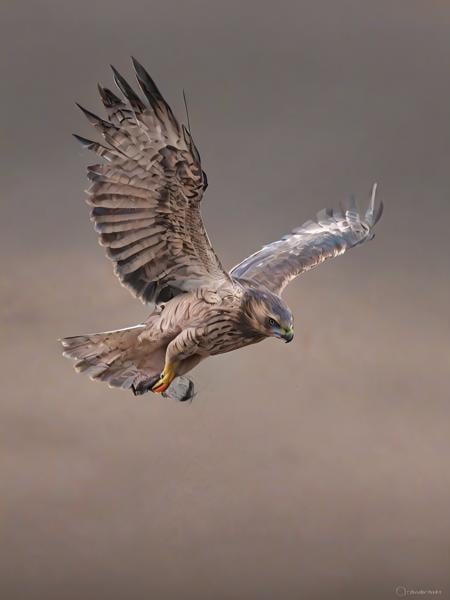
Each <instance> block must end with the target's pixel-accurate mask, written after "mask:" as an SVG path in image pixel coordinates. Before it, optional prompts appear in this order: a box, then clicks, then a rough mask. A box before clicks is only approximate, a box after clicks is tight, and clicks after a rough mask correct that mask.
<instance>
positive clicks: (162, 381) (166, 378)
mask: <svg viewBox="0 0 450 600" xmlns="http://www.w3.org/2000/svg"><path fill="white" fill-rule="evenodd" d="M175 376H176V373H175V368H174V366H173V365H171V364H168V365H166V366H165V367H164V371H163V372H162V373H161V375H160V377H159V379H158V380H157V381H156V382H155V383H154V385H153V386H152V392H155V393H156V394H162V393H163V392H165V391H166V390H167V388H168V387H169V385H170V384H171V383H172V381H173V380H174V379H175Z"/></svg>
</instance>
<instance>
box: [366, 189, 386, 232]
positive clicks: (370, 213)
mask: <svg viewBox="0 0 450 600" xmlns="http://www.w3.org/2000/svg"><path fill="white" fill-rule="evenodd" d="M377 188H378V184H377V183H374V184H373V186H372V194H371V196H370V203H369V208H368V209H367V211H366V214H365V220H366V222H367V224H368V225H370V227H373V226H374V225H375V224H376V223H378V221H379V220H380V219H381V215H382V214H383V209H384V204H383V202H382V201H381V200H380V202H377V201H376V195H377Z"/></svg>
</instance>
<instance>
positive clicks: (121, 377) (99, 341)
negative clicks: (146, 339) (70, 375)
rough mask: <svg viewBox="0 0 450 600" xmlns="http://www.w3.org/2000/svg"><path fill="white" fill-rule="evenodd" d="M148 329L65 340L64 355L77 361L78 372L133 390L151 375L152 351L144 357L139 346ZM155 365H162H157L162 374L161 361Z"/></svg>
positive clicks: (74, 337)
mask: <svg viewBox="0 0 450 600" xmlns="http://www.w3.org/2000/svg"><path fill="white" fill-rule="evenodd" d="M144 327H145V325H136V326H134V327H128V328H126V329H118V330H116V331H106V332H104V333H92V334H88V335H77V336H73V337H66V338H63V339H62V340H61V344H62V346H63V348H64V352H63V356H65V357H66V358H71V359H73V360H75V361H76V362H75V370H76V371H77V372H78V373H84V374H85V375H88V376H89V377H91V379H97V380H100V381H106V382H107V383H109V385H111V386H113V387H122V388H130V387H131V386H132V385H133V384H134V383H136V382H137V381H140V380H142V379H143V378H148V376H149V371H148V367H151V365H150V364H148V363H149V358H150V355H151V352H148V350H149V349H148V348H146V351H147V354H144V352H143V349H141V348H140V347H139V344H138V336H139V334H140V333H141V332H142V330H143V329H144ZM160 354H161V353H160ZM158 358H160V357H158ZM155 362H158V364H155V365H154V371H155V373H158V372H159V370H160V368H161V365H160V364H159V362H160V360H159V361H155ZM146 363H147V364H146ZM144 368H145V370H144Z"/></svg>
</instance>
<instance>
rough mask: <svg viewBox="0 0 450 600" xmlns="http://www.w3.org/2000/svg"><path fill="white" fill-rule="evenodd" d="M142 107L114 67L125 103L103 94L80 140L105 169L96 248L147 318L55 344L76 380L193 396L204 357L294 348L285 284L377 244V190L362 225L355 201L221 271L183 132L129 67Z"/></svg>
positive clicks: (94, 194) (139, 72) (98, 173)
mask: <svg viewBox="0 0 450 600" xmlns="http://www.w3.org/2000/svg"><path fill="white" fill-rule="evenodd" d="M133 65H134V69H135V73H136V78H137V81H138V84H139V87H140V89H141V91H142V93H143V95H144V96H145V99H146V100H145V101H144V100H143V99H142V98H141V97H140V96H139V95H138V94H137V93H136V92H135V91H134V90H133V89H132V87H131V86H130V85H129V84H128V83H127V81H126V80H125V79H124V78H123V77H122V76H121V75H120V73H119V72H118V71H117V70H116V69H115V68H114V67H113V74H114V80H115V83H116V84H117V86H118V88H119V90H120V92H121V93H122V95H123V99H121V98H119V97H118V96H117V95H116V94H114V93H113V92H112V91H111V90H109V89H107V88H104V87H102V86H100V85H99V92H100V96H101V99H102V101H103V104H104V106H105V109H106V113H107V120H104V119H102V118H100V117H98V116H96V115H95V114H93V113H92V112H90V111H88V110H86V109H85V108H83V107H81V106H80V109H81V110H82V111H83V113H84V114H85V116H86V117H87V119H88V120H89V121H90V122H91V123H92V125H93V126H94V127H95V129H96V130H97V131H98V132H99V133H100V134H101V136H102V138H103V141H102V142H101V143H99V142H97V141H92V140H88V139H85V138H82V137H80V136H77V135H76V136H75V137H76V138H77V139H78V140H79V141H80V142H81V144H82V145H83V146H84V147H85V148H88V149H89V150H92V151H93V152H95V153H96V154H97V155H98V156H100V157H101V158H102V159H104V162H102V163H101V164H95V165H91V166H89V167H88V177H89V179H90V180H91V182H92V185H91V186H90V188H89V189H88V191H87V196H88V197H87V203H88V204H89V205H90V206H91V207H92V209H91V218H92V221H93V222H94V226H95V229H96V231H97V233H98V236H99V242H100V244H101V245H102V246H104V247H105V249H106V253H107V255H108V256H109V258H110V259H111V260H112V262H113V264H114V270H115V273H116V275H117V277H118V278H119V280H120V281H121V283H122V284H123V285H124V286H126V287H127V288H128V289H129V290H130V291H131V292H132V294H133V295H134V296H135V297H137V298H139V299H140V300H142V301H143V302H144V303H146V304H148V305H150V308H151V313H150V316H149V317H148V318H147V319H146V320H145V321H144V322H143V323H141V324H139V325H135V326H133V327H128V328H125V329H118V330H115V331H108V332H104V333H94V334H89V335H80V336H75V337H66V338H64V339H62V340H61V342H62V345H63V348H64V356H66V357H68V358H71V359H74V360H75V361H76V363H75V368H76V370H77V371H78V372H83V373H86V374H87V375H89V376H90V377H91V378H92V379H96V380H100V381H105V382H107V383H108V384H109V385H110V386H114V387H120V388H125V389H131V390H132V391H133V392H134V394H143V393H145V392H147V391H152V392H155V393H157V394H163V395H168V396H172V397H175V398H178V399H180V400H185V399H189V398H191V397H192V396H193V384H192V382H191V381H190V379H188V378H186V377H185V375H186V373H188V372H189V371H191V370H192V369H193V368H194V367H195V366H196V365H198V364H199V362H200V361H202V360H203V359H205V358H206V357H208V356H214V355H216V354H222V353H224V352H230V351H232V350H237V349H238V348H242V347H244V346H247V345H249V344H255V343H257V342H261V341H262V340H264V339H266V338H268V337H276V338H280V339H281V340H284V341H285V342H290V341H291V340H292V338H293V337H294V329H293V316H292V312H291V310H290V308H289V307H288V306H287V304H286V302H285V301H284V300H283V299H282V298H281V294H282V291H283V289H284V288H285V286H286V285H287V284H288V283H289V281H291V279H293V278H294V277H297V276H298V275H300V274H302V273H304V272H306V271H308V270H309V269H312V268H313V267H315V266H316V265H319V264H320V263H322V262H323V261H324V260H326V259H328V258H332V257H334V256H339V255H340V254H343V253H344V252H345V251H346V250H348V249H349V248H352V247H353V246H357V245H358V244H361V243H363V242H365V241H366V240H370V239H372V238H373V236H374V234H373V228H374V226H375V224H376V223H377V221H378V220H379V219H380V217H381V213H382V210H383V205H382V203H381V202H380V203H378V202H376V200H375V189H376V186H374V188H373V191H372V197H371V200H370V204H369V207H368V209H367V211H366V213H365V214H364V215H362V214H360V213H359V212H358V210H357V208H356V204H355V201H354V200H351V201H350V202H349V204H348V206H347V207H346V208H345V209H343V210H327V209H326V210H323V211H321V212H319V213H318V215H317V217H316V219H315V220H314V221H307V222H306V223H304V224H303V225H301V226H300V227H297V228H296V229H294V230H293V231H291V233H289V234H287V235H285V236H284V237H283V238H282V239H280V240H278V241H276V242H273V243H271V244H268V245H266V246H264V247H263V248H262V249H261V250H259V251H258V252H255V253H254V254H252V255H251V256H249V257H248V258H246V259H245V260H244V261H242V262H241V263H240V264H238V265H237V266H235V267H234V268H233V269H231V271H227V270H226V269H225V268H224V267H223V266H222V263H221V262H220V260H219V258H218V256H217V255H216V253H215V252H214V249H213V247H212V245H211V242H210V241H209V238H208V235H207V233H206V230H205V227H204V224H203V221H202V217H201V214H200V204H201V201H202V199H203V195H204V193H205V190H206V188H207V185H208V180H207V178H206V174H205V172H204V171H203V170H202V167H201V162H200V155H199V153H198V150H197V148H196V146H195V144H194V141H193V139H192V136H191V133H190V130H189V128H186V127H185V126H184V125H180V124H179V122H178V121H177V119H176V118H175V116H174V114H173V112H172V110H171V108H170V106H169V105H168V104H167V102H166V101H165V100H164V98H163V96H162V95H161V92H160V91H159V89H158V88H157V86H156V85H155V83H154V81H153V79H152V78H151V77H150V75H149V74H148V73H147V71H146V70H145V69H144V68H143V67H142V65H141V64H140V63H139V62H138V61H137V60H135V59H133Z"/></svg>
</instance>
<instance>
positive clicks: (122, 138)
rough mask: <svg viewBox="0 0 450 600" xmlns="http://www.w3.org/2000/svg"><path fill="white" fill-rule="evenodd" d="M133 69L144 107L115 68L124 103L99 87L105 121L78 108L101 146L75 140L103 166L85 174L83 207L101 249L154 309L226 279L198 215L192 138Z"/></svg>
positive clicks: (199, 182) (199, 180)
mask: <svg viewBox="0 0 450 600" xmlns="http://www.w3.org/2000/svg"><path fill="white" fill-rule="evenodd" d="M133 64H134V68H135V71H136V76H137V80H138V82H139V85H140V87H141V89H142V91H143V93H144V94H145V97H146V99H147V101H148V103H147V104H145V103H144V102H143V101H142V100H141V98H140V97H139V96H138V95H137V94H136V93H135V92H134V91H133V89H132V88H131V87H130V85H129V84H128V83H127V82H126V81H125V79H124V78H123V77H122V76H121V75H120V74H119V73H118V72H117V71H116V70H115V69H114V67H113V72H114V79H115V82H116V84H117V85H118V87H119V89H120V90H121V92H122V93H123V95H124V96H125V98H126V99H127V101H128V104H125V103H124V102H123V101H122V100H120V99H119V98H118V97H117V96H116V95H115V94H113V93H112V92H111V91H110V90H108V89H106V88H102V87H101V86H99V91H100V95H101V98H102V101H103V104H104V106H105V108H106V111H107V114H108V121H104V120H103V119H101V118H100V117H97V116H96V115H94V114H93V113H91V112H89V111H87V110H86V109H84V108H82V107H81V106H80V108H81V109H82V111H83V112H84V114H85V115H86V117H87V118H88V120H89V121H90V122H91V123H92V124H93V125H94V126H95V128H96V129H97V130H98V131H99V132H100V134H101V135H102V136H103V138H104V142H102V143H101V144H100V143H97V142H94V141H91V140H87V139H85V138H81V137H80V136H75V137H76V138H77V139H78V140H79V141H80V142H81V143H82V144H83V146H84V147H86V148H89V149H90V150H93V151H94V152H95V153H96V154H98V155H99V156H101V157H102V158H104V159H106V161H107V162H106V163H104V164H97V165H92V166H90V167H88V177H89V179H90V180H91V181H92V182H93V183H92V185H91V187H90V188H89V190H88V192H87V193H88V200H87V202H88V204H89V205H91V206H92V207H93V208H92V212H91V216H92V219H93V221H94V223H95V229H96V230H97V232H98V233H99V241H100V244H101V245H102V246H105V247H106V252H107V255H108V256H109V257H110V258H111V259H112V261H113V262H114V265H115V272H116V274H117V276H118V277H119V279H120V281H121V282H122V283H123V284H124V285H125V286H127V287H128V288H129V289H130V290H131V291H132V293H133V294H134V295H135V296H137V297H138V298H140V299H141V300H142V301H143V302H159V301H164V300H168V299H169V298H171V297H172V296H174V295H176V294H178V293H180V292H185V291H189V290H192V289H194V288H198V287H204V286H208V287H211V286H214V285H217V284H218V283H219V282H222V281H224V280H226V279H228V277H229V276H228V275H227V273H226V272H225V271H224V269H223V268H222V265H221V264H220V261H219V259H218V258H217V256H216V254H215V252H214V250H213V248H212V246H211V243H210V241H209V239H208V235H207V233H206V231H205V228H204V225H203V221H202V218H201V215H200V202H201V199H202V196H203V192H204V190H205V189H206V186H207V180H206V175H205V173H204V172H203V171H202V168H201V165H200V156H199V153H198V151H197V148H196V147H195V145H194V142H193V140H192V137H191V135H190V132H189V131H188V130H187V129H186V128H185V127H184V125H182V126H180V125H179V123H178V122H177V120H176V119H175V117H174V115H173V113H172V110H171V109H170V107H169V106H168V104H167V103H166V102H165V100H164V98H163V97H162V95H161V93H160V91H159V90H158V88H157V87H156V85H155V83H154V82H153V80H152V79H151V78H150V76H149V75H148V73H147V72H146V71H145V69H144V68H143V67H142V65H140V64H139V63H138V62H137V61H136V60H135V59H133Z"/></svg>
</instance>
